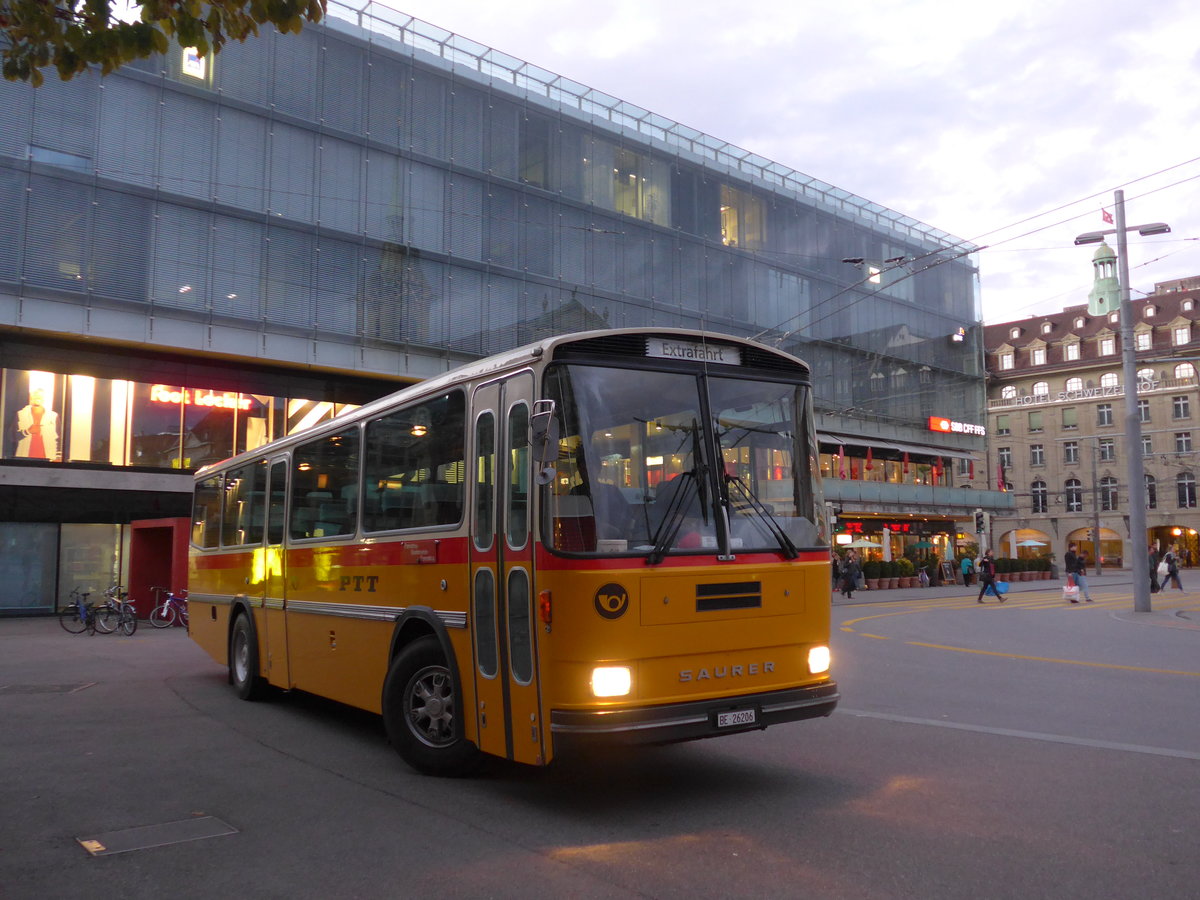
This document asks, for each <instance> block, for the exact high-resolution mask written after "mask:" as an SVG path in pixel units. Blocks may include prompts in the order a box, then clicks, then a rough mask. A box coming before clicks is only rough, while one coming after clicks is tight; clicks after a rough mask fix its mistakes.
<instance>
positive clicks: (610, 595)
mask: <svg viewBox="0 0 1200 900" xmlns="http://www.w3.org/2000/svg"><path fill="white" fill-rule="evenodd" d="M823 513H824V503H823V502H822V497H821V488H820V474H819V470H818V465H817V448H816V438H815V434H814V430H813V415H812V399H811V394H810V381H809V369H808V367H807V366H806V365H805V364H804V363H803V362H801V361H800V360H798V359H796V358H795V357H792V356H789V355H787V354H784V353H781V352H778V351H776V350H772V349H769V348H767V347H764V346H762V345H760V344H757V343H754V342H751V341H747V340H742V339H739V338H734V337H728V336H724V335H718V334H711V333H705V332H698V331H685V330H678V329H653V330H640V329H614V330H606V331H593V332H585V333H580V334H573V335H566V336H562V337H554V338H548V339H546V340H543V341H539V342H537V343H535V344H531V345H529V346H526V347H522V348H520V349H517V350H513V351H511V352H509V353H504V354H501V355H498V356H495V357H492V358H489V359H485V360H482V361H479V362H476V363H473V364H470V365H467V366H464V367H462V368H459V369H457V370H455V371H452V372H449V373H447V374H445V375H442V376H440V377H437V378H432V379H430V380H428V381H425V382H422V383H420V384H417V385H414V386H412V387H408V388H405V389H404V390H401V391H399V392H398V393H395V394H392V395H391V396H388V397H385V398H383V399H381V400H377V401H375V402H373V403H370V404H368V405H366V406H363V407H361V408H358V409H356V410H354V411H352V412H349V413H346V414H343V415H341V416H338V417H336V418H334V419H332V420H329V421H327V422H324V423H322V424H321V425H318V426H316V427H314V428H311V429H308V430H305V431H302V432H298V433H296V434H293V435H290V436H288V437H285V438H282V439H280V440H277V441H274V442H272V443H270V444H266V445H264V446H262V447H260V448H258V449H256V450H253V451H251V452H247V453H244V454H241V455H239V456H236V457H233V458H232V459H229V460H226V461H224V462H222V463H220V464H217V465H213V466H209V467H206V468H204V469H201V470H200V471H198V472H197V473H196V484H195V498H194V505H193V516H192V534H191V553H190V557H189V585H188V587H189V597H188V602H189V605H190V607H191V615H190V632H191V636H192V638H193V639H194V640H195V641H196V642H197V643H198V644H200V646H201V647H203V648H204V649H205V650H206V651H207V652H208V653H209V654H211V655H212V657H213V658H214V659H215V660H216V661H217V662H219V663H222V664H224V665H226V666H227V667H228V670H229V680H230V682H231V684H232V685H233V687H234V689H235V691H236V692H237V694H238V696H240V697H242V698H243V699H256V698H259V697H261V696H263V694H264V693H266V692H268V691H269V690H271V689H285V690H292V689H295V690H302V691H306V692H309V693H312V694H317V695H320V696H322V697H328V698H331V699H333V700H337V701H340V702H342V703H346V704H349V705H351V706H355V707H359V708H362V709H365V710H369V711H372V712H375V713H379V714H381V715H382V717H383V720H384V724H385V727H386V731H387V734H388V737H389V739H390V741H391V742H392V744H393V745H394V746H395V748H396V750H397V751H398V752H399V753H400V755H401V756H402V757H403V758H404V759H405V760H406V761H407V762H408V763H409V764H410V765H412V766H413V767H414V768H416V769H418V770H419V771H422V772H426V773H431V774H458V773H462V772H465V771H469V770H470V769H471V768H472V767H473V766H474V765H476V763H477V762H478V761H479V760H480V759H481V758H482V757H483V756H484V755H485V754H490V755H494V756H498V757H503V758H505V759H509V760H515V761H518V762H522V763H528V764H532V765H546V764H548V763H550V762H551V761H552V760H553V759H554V758H555V756H556V755H558V754H561V753H562V751H563V750H564V748H565V747H567V746H569V745H570V744H572V743H573V742H574V743H579V742H596V741H619V742H627V743H665V742H670V741H681V740H690V739H695V738H704V737H712V736H715V735H723V734H735V733H739V732H744V731H748V730H753V729H761V728H765V727H767V726H768V725H773V724H777V723H781V722H788V721H794V720H798V719H805V718H812V717H816V716H827V715H829V714H830V713H831V712H833V709H834V707H835V706H836V704H837V701H838V692H837V685H836V683H835V682H834V681H833V680H832V678H831V675H830V657H829V649H828V645H829V628H830V624H829V623H830V589H829V544H828V528H827V524H826V523H825V521H824V514H823Z"/></svg>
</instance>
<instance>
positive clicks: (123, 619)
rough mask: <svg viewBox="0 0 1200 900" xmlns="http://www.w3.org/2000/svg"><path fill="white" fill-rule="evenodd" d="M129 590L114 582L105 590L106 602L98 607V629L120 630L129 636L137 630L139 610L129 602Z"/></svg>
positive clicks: (107, 631) (106, 632)
mask: <svg viewBox="0 0 1200 900" xmlns="http://www.w3.org/2000/svg"><path fill="white" fill-rule="evenodd" d="M128 598H129V592H128V591H123V590H121V586H120V585H119V584H114V585H113V586H112V587H110V588H109V589H108V590H106V591H105V592H104V603H103V604H102V605H100V606H97V607H96V630H97V631H100V632H102V633H104V634H111V633H112V632H114V631H117V630H120V632H121V633H122V634H124V635H125V636H127V637H129V636H131V635H132V634H133V633H134V632H135V631H137V626H138V620H137V610H135V609H134V608H133V604H132V603H131V602H129V599H128Z"/></svg>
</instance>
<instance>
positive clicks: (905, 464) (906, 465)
mask: <svg viewBox="0 0 1200 900" xmlns="http://www.w3.org/2000/svg"><path fill="white" fill-rule="evenodd" d="M904 474H905V475H907V474H908V451H907V450H905V451H904Z"/></svg>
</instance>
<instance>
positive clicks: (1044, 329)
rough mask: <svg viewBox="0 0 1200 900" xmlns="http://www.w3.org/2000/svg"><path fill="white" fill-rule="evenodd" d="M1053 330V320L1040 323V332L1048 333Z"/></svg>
mask: <svg viewBox="0 0 1200 900" xmlns="http://www.w3.org/2000/svg"><path fill="white" fill-rule="evenodd" d="M1053 330H1054V323H1053V322H1043V323H1042V334H1049V333H1050V332H1052V331H1053Z"/></svg>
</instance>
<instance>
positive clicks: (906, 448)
mask: <svg viewBox="0 0 1200 900" xmlns="http://www.w3.org/2000/svg"><path fill="white" fill-rule="evenodd" d="M817 440H818V441H819V442H823V443H826V444H853V445H854V446H855V447H873V448H874V449H876V450H884V451H889V452H892V453H909V454H920V455H921V456H943V457H950V458H951V459H974V460H979V459H980V458H981V457H980V456H979V455H978V454H976V453H973V452H971V451H970V450H960V449H957V448H954V447H937V446H933V445H929V444H905V443H901V442H900V441H888V440H884V439H882V438H876V437H863V436H862V435H859V434H839V433H837V432H834V431H818V432H817Z"/></svg>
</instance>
